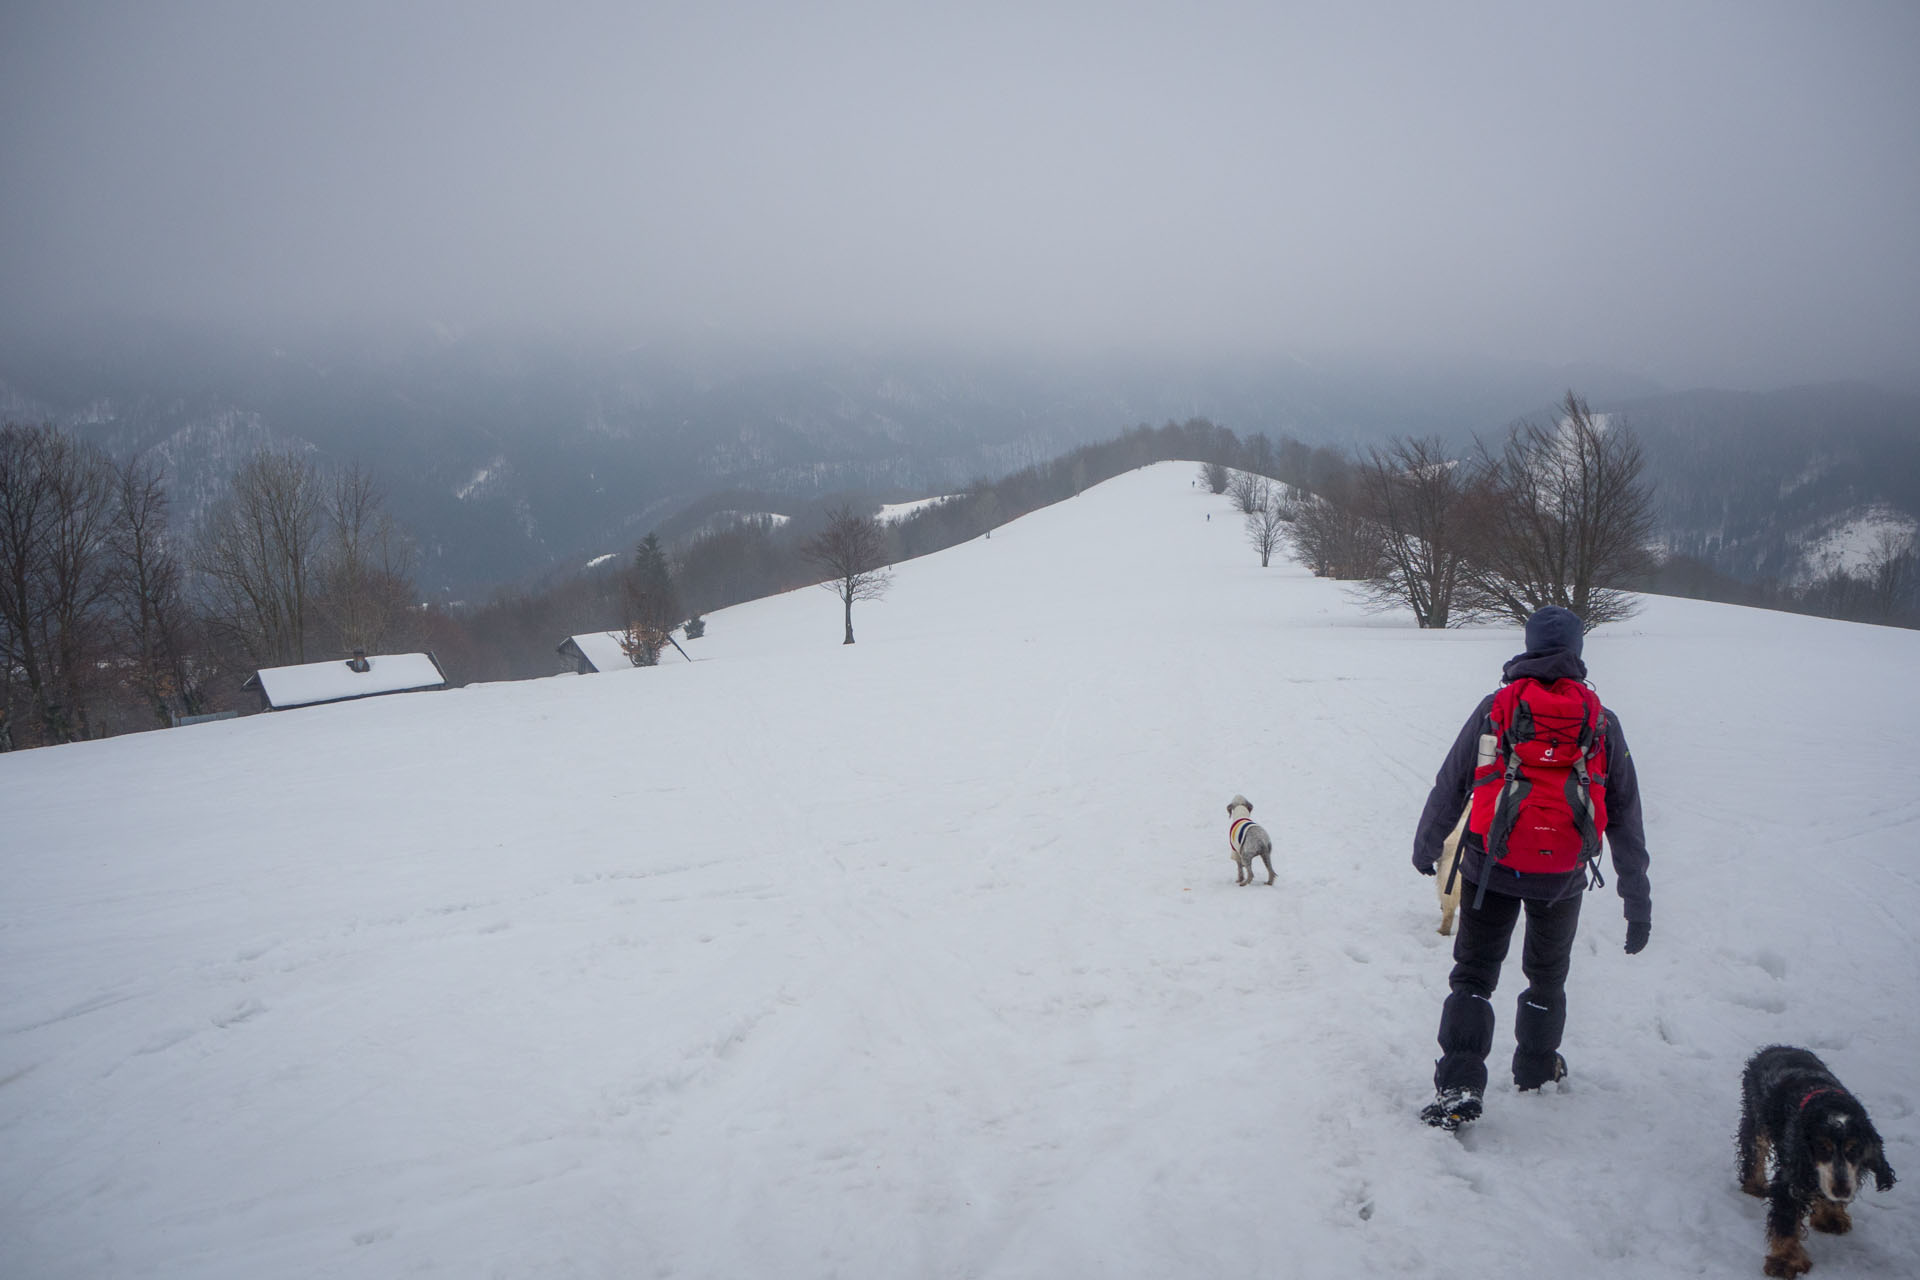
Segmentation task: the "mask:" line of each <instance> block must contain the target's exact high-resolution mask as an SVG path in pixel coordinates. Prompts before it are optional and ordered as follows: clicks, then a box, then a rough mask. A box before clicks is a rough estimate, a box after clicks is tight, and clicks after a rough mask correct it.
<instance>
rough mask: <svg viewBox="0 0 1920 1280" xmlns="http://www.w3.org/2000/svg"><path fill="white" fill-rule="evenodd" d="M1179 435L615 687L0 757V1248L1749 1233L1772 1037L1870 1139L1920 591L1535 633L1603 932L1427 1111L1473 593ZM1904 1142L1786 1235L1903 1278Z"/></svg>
mask: <svg viewBox="0 0 1920 1280" xmlns="http://www.w3.org/2000/svg"><path fill="white" fill-rule="evenodd" d="M1192 474H1193V465H1192V464H1191V463H1174V464H1167V465H1164V466H1159V467H1153V468H1149V469H1146V470H1143V471H1139V472H1134V473H1131V474H1129V475H1126V476H1122V477H1120V478H1118V479H1116V480H1113V481H1111V482H1109V483H1107V484H1104V485H1101V486H1098V487H1096V488H1094V489H1090V490H1088V491H1087V492H1085V493H1084V494H1082V495H1081V496H1079V497H1078V498H1074V499H1071V500H1069V501H1067V502H1063V503H1061V504H1059V505H1057V506H1055V507H1051V508H1048V509H1046V510H1043V511H1040V512H1037V513H1034V514H1033V515H1030V516H1027V517H1025V518H1022V519H1020V520H1017V521H1014V522H1012V523H1010V524H1007V525H1005V526H1003V527H1001V528H1000V529H997V530H996V531H995V534H994V537H993V538H992V539H991V540H990V541H989V540H985V539H976V540H974V541H972V542H969V543H966V544H964V545H962V546H959V547H956V548H953V549H951V550H949V551H945V552H941V553H939V554H937V555H932V556H928V557H925V558H922V559H919V560H915V561H912V562H909V563H906V564H903V565H901V566H899V567H898V568H897V570H896V573H895V583H894V587H893V590H892V591H891V593H890V594H889V595H888V596H887V597H886V598H885V599H884V600H881V601H877V602H868V603H862V604H860V605H858V606H856V610H855V615H854V624H855V628H856V632H857V635H858V640H859V643H858V644H856V645H853V646H843V645H841V644H840V638H841V637H840V617H839V606H838V604H837V603H836V602H835V601H834V600H833V599H832V597H831V596H829V595H828V594H827V593H825V592H823V591H818V590H813V589H808V590H802V591H796V592H792V593H789V594H788V595H785V596H781V597H776V598H773V599H769V600H762V601H756V602H754V603H751V604H747V605H742V606H739V607H736V608H733V609H728V610H724V611H721V612H719V613H715V614H711V615H709V618H708V621H709V623H710V627H709V630H708V632H707V635H706V637H705V638H704V639H702V640H701V641H700V645H701V648H700V651H699V656H700V658H701V659H702V660H701V661H699V662H697V663H675V664H671V665H663V666H660V667H657V668H652V669H649V670H646V671H636V672H634V673H632V674H631V675H629V676H623V677H622V678H620V679H604V678H578V677H571V676H563V677H557V678H554V679H551V680H542V681H531V682H525V683H519V684H505V685H493V686H479V687H470V688H466V689H459V690H453V691H450V692H446V693H440V694H435V695H434V696H432V697H420V698H379V699H370V700H367V701H363V702H354V703H345V704H339V705H334V706H326V707H319V708H314V709H310V710H305V711H297V712H289V713H286V714H283V715H276V716H262V717H252V718H248V719H244V720H238V721H227V722H222V723H217V724H208V725H201V726H195V727H192V728H187V729H181V730H177V731H172V732H168V733H156V734H146V735H139V736H134V737H127V738H120V739H113V740H108V741H104V742H96V743H86V744H81V745H77V746H69V747H58V748H49V749H44V750H38V751H31V752H20V753H15V754H11V755H5V756H0V813H5V814H6V815H7V826H6V830H7V837H8V838H7V840H6V841H5V842H4V843H0V875H4V884H5V886H6V891H5V892H4V893H0V1133H4V1134H5V1140H6V1146H7V1159H6V1160H5V1161H4V1162H0V1275H6V1276H34V1277H65V1276H74V1277H78V1276H87V1277H101V1276H134V1275H192V1276H195V1277H235V1278H238V1277H247V1278H248V1280H258V1278H259V1277H263V1276H274V1277H279V1276H355V1277H359V1276H403V1275H415V1274H441V1275H447V1276H461V1277H466V1276H484V1275H499V1276H512V1277H519V1276H536V1275H544V1276H583V1277H608V1278H612V1277H628V1276H641V1275H645V1276H668V1275H672V1276H775V1275H778V1276H783V1277H794V1276H830V1275H831V1276H849V1277H852V1276H921V1275H943V1276H944V1275H953V1276H969V1277H1042V1276H1044V1277H1049V1278H1058V1277H1062V1276H1082V1275H1087V1276H1091V1275H1099V1276H1117V1277H1143V1278H1144V1277H1166V1276H1184V1277H1202V1276H1205V1277H1210V1276H1221V1277H1226V1276H1232V1277H1242V1276H1247V1275H1281V1274H1286V1275H1300V1276H1309V1277H1318V1276H1329V1277H1333V1276H1338V1277H1354V1276H1364V1277H1371V1276H1381V1277H1385V1276H1403V1275H1408V1276H1410V1275H1418V1276H1438V1277H1461V1278H1463V1280H1464V1278H1466V1277H1473V1278H1474V1280H1487V1278H1489V1277H1497V1276H1508V1275H1520V1274H1528V1275H1551V1276H1554V1277H1556V1278H1558V1280H1585V1278H1587V1277H1594V1278H1596V1280H1597V1278H1598V1277H1614V1276H1621V1275H1631V1276H1634V1277H1668V1276H1672V1277H1679V1276H1702V1275H1705V1276H1729V1277H1732V1276H1740V1277H1746V1276H1751V1275H1754V1274H1757V1273H1758V1269H1759V1265H1760V1260H1761V1255H1762V1252H1763V1244H1762V1223H1761V1215H1762V1206H1761V1204H1760V1203H1759V1202H1758V1201H1755V1200H1751V1199H1749V1198H1748V1197H1746V1196H1743V1195H1742V1194H1740V1192H1739V1190H1738V1189H1737V1187H1736V1186H1735V1182H1734V1176H1733V1168H1732V1151H1733V1147H1732V1141H1731V1136H1732V1132H1733V1127H1734V1123H1735V1120H1736V1115H1737V1097H1738V1076H1739V1071H1740V1066H1741V1063H1742V1061H1743V1059H1744V1058H1745V1056H1746V1055H1747V1054H1748V1053H1750V1052H1751V1051H1752V1050H1754V1049H1755V1048H1757V1047H1759V1046H1761V1045H1763V1044H1767V1043H1770V1042H1775V1041H1787V1042H1794V1043H1800V1044H1805V1045H1808V1046H1810V1047H1813V1048H1814V1049H1816V1050H1817V1051H1819V1052H1820V1053H1822V1054H1823V1055H1824V1056H1825V1057H1826V1058H1827V1060H1828V1061H1829V1063H1830V1064H1831V1065H1832V1066H1833V1067H1834V1068H1835V1070H1836V1071H1837V1072H1838V1073H1839V1074H1840V1076H1841V1078H1842V1079H1844V1080H1845V1081H1846V1082H1847V1083H1848V1084H1849V1085H1850V1086H1851V1087H1852V1088H1853V1090H1854V1091H1855V1092H1856V1093H1857V1094H1859V1096H1860V1097H1861V1098H1862V1099H1863V1100H1864V1101H1865V1103H1866V1105H1867V1106H1868V1108H1869V1109H1870V1111H1871V1112H1872V1114H1873V1116H1874V1119H1875V1121H1876V1123H1877V1124H1878V1125H1879V1127H1880V1130H1881V1132H1882V1135H1883V1136H1884V1137H1885V1139H1886V1141H1887V1155H1888V1159H1889V1161H1890V1162H1891V1164H1892V1165H1893V1166H1894V1168H1895V1169H1896V1170H1900V1171H1902V1172H1905V1173H1907V1174H1908V1176H1909V1178H1911V1177H1913V1176H1915V1175H1914V1173H1913V1170H1914V1169H1916V1168H1920V1158H1916V1157H1920V1116H1916V1107H1917V1106H1920V1087H1917V1086H1916V1082H1915V1079H1914V1075H1913V1069H1912V1064H1913V1063H1914V1062H1915V1061H1916V1060H1920V1027H1916V1023H1915V1020H1914V1018H1913V1010H1914V1008H1915V1002H1914V995H1915V984H1916V975H1917V974H1920V939H1917V936H1916V928H1915V924H1914V921H1915V920H1916V919H1920V880H1917V879H1916V877H1915V875H1914V874H1913V870H1912V866H1913V856H1912V851H1913V848H1914V845H1915V838H1916V835H1920V794H1916V791H1915V788H1914V787H1913V785H1912V760H1913V757H1914V750H1913V748H1914V746H1915V741H1914V733H1915V730H1914V725H1915V724H1920V692H1916V687H1915V685H1914V683H1913V682H1912V681H1910V680H1907V679H1905V678H1904V673H1905V672H1907V671H1910V670H1912V669H1913V668H1914V666H1915V665H1916V662H1920V635H1916V634H1915V633H1912V632H1905V631H1895V630H1890V629H1883V628H1873V627H1864V626H1850V625H1846V624H1840V623H1833V622H1827V621H1822V620H1818V619H1812V618H1802V617H1795V616H1790V615H1784V614H1769V613H1761V612H1756V611H1749V610H1742V609H1736V608H1731V607H1727V606H1718V605H1708V604H1701V603H1696V602H1691V601H1678V600H1652V601H1649V602H1648V605H1647V609H1646V611H1645V613H1644V614H1643V615H1642V616H1641V617H1639V618H1638V619H1635V620H1633V621H1631V622H1628V623H1624V624H1620V625H1617V626H1614V627H1609V628H1606V629H1603V630H1601V631H1599V632H1597V633H1595V634H1594V635H1593V636H1592V637H1590V638H1589V641H1588V652H1587V656H1588V659H1589V661H1590V663H1591V665H1592V667H1593V671H1594V678H1595V681H1596V683H1597V684H1598V687H1599V689H1600V691H1601V694H1602V696H1603V697H1605V698H1606V700H1607V702H1608V704H1609V705H1610V706H1612V707H1613V708H1614V709H1615V710H1616V711H1617V712H1618V713H1619V714H1620V716H1621V718H1622V721H1623V723H1624V725H1625V728H1626V732H1627V735H1628V739H1629V741H1630V742H1631V744H1632V749H1633V752H1634V756H1635V759H1636V761H1637V763H1638V766H1639V771H1640V776H1641V780H1642V785H1643V789H1644V792H1645V796H1646V805H1647V819H1648V829H1649V832H1648V833H1649V843H1650V845H1651V848H1652V851H1653V857H1654V863H1653V872H1652V877H1653V900H1654V934H1653V941H1652V944H1651V945H1650V947H1649V948H1648V950H1647V951H1646V952H1645V953H1644V954H1642V955H1640V956H1635V957H1628V956H1625V955H1623V954H1622V952H1621V940H1622V937H1623V934H1624V925H1623V922H1622V919H1621V914H1620V907H1619V902H1618V899H1617V898H1616V897H1615V896H1614V895H1613V891H1612V887H1611V883H1610V884H1609V887H1608V888H1607V889H1606V890H1604V891H1602V892H1599V893H1595V894H1592V895H1589V896H1588V898H1587V899H1586V902H1585V905H1584V909H1583V914H1584V919H1583V921H1582V927H1581V934H1580V939H1579V941H1578V943H1577V944H1576V947H1575V956H1574V967H1573V973H1572V976H1571V979H1570V982H1569V1006H1570V1019H1569V1025H1568V1035H1567V1041H1566V1044H1565V1051H1566V1055H1567V1058H1568V1060H1569V1062H1570V1063H1571V1066H1572V1072H1573V1075H1572V1080H1571V1082H1570V1084H1571V1087H1570V1088H1569V1089H1568V1091H1567V1092H1565V1093H1560V1094H1554V1095H1548V1096H1539V1097H1536V1096H1528V1097H1520V1096H1517V1095H1515V1094H1514V1093H1513V1091H1512V1089H1511V1087H1510V1086H1508V1085H1506V1084H1505V1083H1504V1071H1503V1070H1502V1067H1503V1065H1504V1059H1505V1054H1506V1053H1507V1052H1508V1051H1509V1050H1510V1048H1511V1027H1512V1009H1513V1000H1514V998H1515V996H1516V995H1517V994H1518V991H1519V989H1520V987H1521V986H1522V985H1523V984H1522V981H1521V979H1520V975H1519V973H1518V969H1517V963H1516V961H1510V962H1509V967H1508V970H1507V972H1506V974H1505V975H1504V977H1503V981H1502V985H1501V989H1500V991H1499V992H1498V993H1497V995H1496V997H1495V1005H1496V1009H1497V1010H1498V1013H1499V1017H1500V1027H1499V1031H1498V1033H1497V1040H1496V1050H1495V1058H1494V1067H1495V1071H1494V1081H1495V1083H1494V1087H1493V1089H1492V1090H1491V1091H1490V1094H1489V1097H1488V1105H1487V1114H1486V1118H1485V1119H1484V1120H1482V1121H1481V1122H1480V1123H1479V1124H1478V1125H1476V1126H1474V1127H1473V1128H1471V1129H1469V1130H1467V1131H1466V1132H1465V1133H1464V1134H1463V1135H1462V1136H1461V1137H1458V1138H1455V1137H1451V1136H1448V1135H1444V1134H1440V1133H1437V1132H1435V1131H1431V1130H1427V1129H1425V1128H1423V1127H1421V1126H1419V1125H1418V1124H1417V1123H1415V1122H1414V1120H1413V1113H1414V1111H1415V1110H1416V1109H1417V1108H1418V1106H1419V1105H1420V1104H1421V1103H1422V1102H1423V1101H1425V1099H1426V1097H1427V1096H1428V1094H1429V1089H1428V1084H1427V1081H1428V1076H1429V1073H1430V1070H1431V1061H1432V1058H1433V1054H1434V1045H1433V1034H1434V1026H1435V1023H1436V1020H1437V1017H1438V1012H1439V1008H1440V1001H1441V998H1442V995H1443V993H1444V991H1445V984H1446V972H1447V966H1448V953H1447V947H1448V943H1447V940H1446V939H1442V938H1440V937H1438V936H1437V935H1436V934H1435V932H1434V928H1435V925H1436V922H1437V912H1436V910H1435V909H1434V905H1433V898H1432V888H1431V882H1429V881H1427V880H1425V879H1422V878H1421V877H1419V876H1418V875H1417V874H1415V873H1414V872H1413V870H1412V869H1411V867H1410V866H1409V864H1408V852H1409V846H1410V841H1411V835H1412V828H1413V824H1414V820H1415V818H1416V817H1417V815H1418V812H1419V809H1420V805H1421V803H1422V801H1423V800H1424V797H1425V793H1426V789H1427V786H1428V783H1429V781H1430V780H1431V778H1432V775H1433V772H1434V770H1435V768H1436V767H1437V766H1438V764H1439V761H1440V756H1441V754H1442V752H1443V751H1444V749H1445V747H1446V745H1447V743H1448V742H1450V741H1451V739H1452V737H1453V735H1454V733H1455V732H1456V731H1457V730H1458V728H1459V727H1460V722H1461V720H1462V718H1463V717H1464V716H1465V715H1466V714H1467V712H1468V711H1469V710H1470V709H1471V708H1472V706H1473V704H1474V702H1475V700H1476V699H1477V698H1478V697H1479V696H1480V695H1481V694H1483V693H1484V692H1486V691H1487V690H1488V689H1489V688H1490V687H1491V685H1492V683H1493V681H1494V680H1495V679H1496V678H1497V675H1498V671H1499V668H1500V664H1501V662H1502V661H1503V660H1504V659H1505V658H1507V657H1508V656H1510V655H1511V654H1512V652H1513V651H1514V650H1515V649H1516V648H1517V647H1518V644H1517V642H1518V633H1517V631H1516V630H1515V629H1512V628H1505V627H1488V628H1483V629H1468V630H1459V631H1450V632H1444V633H1421V632H1418V631H1416V630H1414V629H1413V628H1412V627H1411V626H1409V625H1407V624H1405V623H1403V622H1401V621H1399V620H1397V619H1392V618H1383V617H1379V616H1376V615H1370V614H1368V613H1366V612H1365V611H1363V610H1362V609H1361V608H1359V607H1358V606H1357V605H1356V604H1354V603H1353V602H1351V601H1350V600H1349V599H1348V598H1347V597H1346V595H1345V594H1344V593H1343V592H1342V590H1341V589H1340V588H1339V587H1338V586H1336V585H1333V584H1330V583H1326V582H1322V581H1318V580H1315V579H1313V578H1311V577H1309V576H1308V575H1307V574H1306V573H1305V572H1304V571H1303V570H1301V569H1299V568H1298V567H1297V566H1293V565H1291V564H1290V563H1287V562H1284V561H1276V563H1275V566H1274V567H1273V568H1272V569H1268V570H1264V571H1263V570H1261V569H1260V568H1259V564H1258V560H1257V557H1256V556H1255V555H1254V554H1253V553H1252V552H1251V551H1250V550H1249V549H1248V548H1247V547H1246V545H1245V543H1244V541H1243V538H1242V534H1241V531H1240V528H1239V522H1238V520H1236V519H1234V518H1233V517H1232V515H1231V508H1230V506H1229V504H1228V501H1227V499H1226V498H1224V497H1214V496H1212V495H1209V494H1206V493H1205V492H1203V491H1201V490H1199V489H1196V488H1194V487H1192V485H1191V477H1192ZM1208 514H1212V515H1214V516H1218V517H1219V518H1218V519H1214V520H1212V521H1210V522H1209V521H1208V520H1207V519H1206V517H1207V515H1208ZM1896 676H1899V677H1902V678H1894V677H1896ZM1235 792H1243V793H1244V794H1246V795H1247V796H1248V797H1249V798H1250V799H1252V801H1253V803H1254V806H1255V810H1254V813H1255V817H1256V819H1258V820H1259V821H1260V822H1261V823H1262V825H1264V826H1265V827H1266V828H1267V830H1268V831H1269V832H1270V833H1271V834H1272V836H1273V838H1274V841H1275V846H1276V848H1275V854H1274V862H1275V866H1276V868H1277V870H1278V872H1279V877H1280V878H1279V884H1278V885H1277V886H1275V887H1274V888H1272V889H1268V888H1266V887H1264V886H1258V887H1255V888H1248V889H1237V888H1235V887H1234V885H1233V868H1232V864H1231V862H1230V860H1229V858H1228V857H1227V855H1226V852H1225V849H1224V834H1225V824H1226V813H1225V809H1224V806H1225V802H1226V800H1227V798H1228V797H1229V796H1231V795H1233V794H1234V793H1235ZM1610 881H1611V877H1610ZM1516 952H1517V947H1516ZM1912 1195H1913V1188H1912V1187H1911V1186H1910V1185H1908V1184H1907V1183H1905V1182H1903V1184H1902V1185H1901V1186H1899V1187H1897V1188H1896V1189H1895V1190H1894V1191H1893V1192H1891V1193H1890V1194H1888V1195H1884V1196H1882V1195H1878V1194H1874V1193H1868V1194H1866V1195H1865V1196H1863V1197H1862V1198H1861V1199H1860V1200H1858V1201H1856V1202H1855V1208H1854V1220H1855V1223H1856V1227H1855V1230H1854V1232H1853V1233H1852V1234H1851V1235H1849V1236H1846V1237H1842V1238H1837V1239H1836V1238H1829V1237H1825V1236H1820V1237H1815V1238H1812V1239H1811V1240H1809V1242H1808V1249H1809V1251H1810V1252H1811V1253H1812V1255H1813V1257H1814V1260H1815V1264H1816V1266H1817V1268H1818V1270H1817V1272H1816V1273H1815V1274H1816V1276H1818V1277H1819V1278H1820V1280H1840V1278H1842V1277H1866V1276H1890V1275H1896V1274H1901V1273H1903V1271H1904V1270H1905V1269H1907V1268H1909V1267H1910V1265H1911V1262H1912V1259H1913V1258H1914V1257H1916V1256H1920V1214H1916V1213H1915V1212H1914V1211H1913V1201H1912Z"/></svg>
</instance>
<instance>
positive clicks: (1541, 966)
mask: <svg viewBox="0 0 1920 1280" xmlns="http://www.w3.org/2000/svg"><path fill="white" fill-rule="evenodd" d="M1461 884H1462V888H1461V891H1460V928H1459V932H1458V933H1457V934H1456V935H1455V937H1454V940H1453V974H1452V976H1451V977H1450V978H1449V979H1448V985H1449V986H1450V987H1451V988H1452V990H1451V991H1450V993H1449V994H1448V996H1447V1002H1446V1004H1444V1005H1442V1006H1441V1008H1440V1059H1439V1061H1437V1062H1435V1063H1434V1064H1433V1087H1434V1088H1435V1089H1436V1090H1446V1089H1474V1090H1478V1091H1481V1092H1485V1090H1486V1087H1487V1055H1488V1054H1489V1053H1492V1052H1493V1001H1492V999H1491V997H1492V995H1493V989H1494V987H1495V986H1496V985H1498V984H1499V981H1500V965H1501V963H1502V962H1504V961H1505V960H1506V958H1507V946H1508V944H1509V943H1510V942H1511V941H1512V940H1513V926H1514V925H1515V924H1516V923H1517V922H1518V921H1519V919H1520V912H1521V910H1522V909H1525V911H1526V913H1527V933H1526V940H1525V941H1524V942H1522V943H1521V946H1520V970H1521V972H1522V973H1524V974H1526V975H1527V989H1526V990H1525V991H1522V992H1521V993H1520V1003H1519V1008H1518V1011H1517V1014H1516V1016H1515V1018H1514V1024H1513V1035H1514V1040H1515V1045H1514V1050H1513V1083H1514V1085H1515V1087H1517V1088H1521V1089H1537V1088H1539V1087H1540V1086H1541V1085H1543V1084H1545V1083H1546V1082H1547V1081H1549V1080H1551V1079H1552V1078H1553V1055H1554V1054H1555V1052H1557V1051H1558V1050H1559V1048H1560V1035H1561V1033H1562V1032H1563V1031H1565V1030H1566V1027H1567V969H1568V968H1569V967H1570V966H1571V965H1572V963H1573V934H1574V930H1575V929H1577V928H1579V925H1580V899H1581V898H1582V897H1584V896H1585V895H1584V894H1582V893H1580V892H1578V891H1577V890H1576V891H1575V892H1573V893H1570V894H1568V895H1567V896H1566V897H1564V898H1562V899H1560V900H1559V901H1558V902H1547V901H1545V900H1543V899H1538V898H1515V897H1510V896H1508V895H1507V894H1504V893H1496V892H1494V891H1493V890H1492V889H1491V888H1489V889H1488V890H1487V896H1486V900H1485V901H1484V902H1482V903H1481V904H1480V907H1479V909H1478V910H1476V909H1475V908H1474V906H1473V899H1474V897H1475V895H1476V894H1477V893H1478V892H1479V890H1478V886H1476V885H1471V884H1467V883H1466V881H1465V879H1464V878H1462V880H1461Z"/></svg>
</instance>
